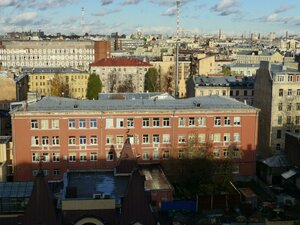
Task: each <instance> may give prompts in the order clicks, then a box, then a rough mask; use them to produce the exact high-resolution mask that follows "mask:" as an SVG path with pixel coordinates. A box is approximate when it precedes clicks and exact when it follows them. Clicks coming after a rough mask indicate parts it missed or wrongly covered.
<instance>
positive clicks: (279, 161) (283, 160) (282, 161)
mask: <svg viewBox="0 0 300 225" xmlns="http://www.w3.org/2000/svg"><path fill="white" fill-rule="evenodd" d="M262 162H263V163H264V164H266V165H267V166H269V167H289V166H291V165H292V164H291V162H290V161H289V160H288V158H287V156H285V155H274V156H271V157H269V158H267V159H265V160H263V161H262Z"/></svg>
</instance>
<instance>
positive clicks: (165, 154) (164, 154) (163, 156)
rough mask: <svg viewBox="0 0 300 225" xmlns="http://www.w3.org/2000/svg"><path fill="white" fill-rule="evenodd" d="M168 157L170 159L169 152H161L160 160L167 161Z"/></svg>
mask: <svg viewBox="0 0 300 225" xmlns="http://www.w3.org/2000/svg"><path fill="white" fill-rule="evenodd" d="M169 157H170V153H169V151H163V154H162V158H163V159H164V160H166V159H169Z"/></svg>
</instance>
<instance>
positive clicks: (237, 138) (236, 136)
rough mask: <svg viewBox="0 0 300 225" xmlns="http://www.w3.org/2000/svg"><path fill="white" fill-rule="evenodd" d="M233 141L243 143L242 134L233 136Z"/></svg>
mask: <svg viewBox="0 0 300 225" xmlns="http://www.w3.org/2000/svg"><path fill="white" fill-rule="evenodd" d="M233 141H234V142H240V141H241V135H240V133H234V134H233Z"/></svg>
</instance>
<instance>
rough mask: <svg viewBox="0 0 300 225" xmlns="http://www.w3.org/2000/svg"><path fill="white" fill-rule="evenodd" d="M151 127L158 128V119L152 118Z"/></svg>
mask: <svg viewBox="0 0 300 225" xmlns="http://www.w3.org/2000/svg"><path fill="white" fill-rule="evenodd" d="M153 127H159V118H153Z"/></svg>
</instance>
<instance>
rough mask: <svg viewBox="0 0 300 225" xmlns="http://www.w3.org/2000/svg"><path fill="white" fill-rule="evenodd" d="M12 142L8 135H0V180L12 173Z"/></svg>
mask: <svg viewBox="0 0 300 225" xmlns="http://www.w3.org/2000/svg"><path fill="white" fill-rule="evenodd" d="M12 159H13V156H12V142H11V137H10V136H0V182H5V181H7V177H8V176H11V175H12V168H13V166H12Z"/></svg>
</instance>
